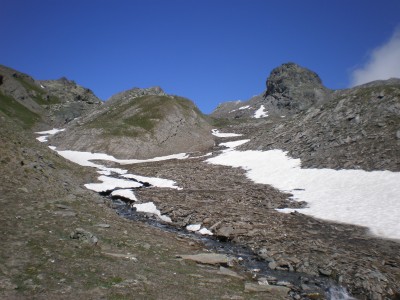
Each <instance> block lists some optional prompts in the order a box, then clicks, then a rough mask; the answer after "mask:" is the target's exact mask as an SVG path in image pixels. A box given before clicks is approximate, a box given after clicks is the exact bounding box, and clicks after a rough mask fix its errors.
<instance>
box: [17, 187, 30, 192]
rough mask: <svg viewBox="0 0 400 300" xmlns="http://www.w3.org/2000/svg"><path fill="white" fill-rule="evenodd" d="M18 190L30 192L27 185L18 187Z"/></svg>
mask: <svg viewBox="0 0 400 300" xmlns="http://www.w3.org/2000/svg"><path fill="white" fill-rule="evenodd" d="M18 190H20V191H21V192H24V193H29V191H28V189H27V188H26V187H21V188H18Z"/></svg>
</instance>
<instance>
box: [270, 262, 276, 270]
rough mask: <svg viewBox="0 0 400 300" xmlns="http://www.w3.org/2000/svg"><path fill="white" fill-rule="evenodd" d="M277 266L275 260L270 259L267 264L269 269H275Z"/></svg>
mask: <svg viewBox="0 0 400 300" xmlns="http://www.w3.org/2000/svg"><path fill="white" fill-rule="evenodd" d="M277 266H278V265H277V264H276V262H275V261H271V262H270V263H269V264H268V268H270V269H271V270H275V269H276V267H277Z"/></svg>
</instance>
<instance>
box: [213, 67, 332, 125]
mask: <svg viewBox="0 0 400 300" xmlns="http://www.w3.org/2000/svg"><path fill="white" fill-rule="evenodd" d="M266 86H267V89H266V90H265V91H264V92H263V93H261V94H260V95H257V96H254V97H252V98H251V99H250V100H248V101H245V102H237V101H235V102H226V103H223V104H221V105H219V106H218V107H217V109H216V110H215V111H214V112H213V113H212V114H211V116H213V117H216V118H235V119H241V118H254V117H257V115H256V114H255V113H256V111H257V110H259V109H260V108H261V106H263V108H264V111H265V112H266V114H268V116H282V115H284V116H286V115H293V114H296V113H298V112H301V111H304V110H307V109H308V108H310V107H311V106H314V105H320V104H322V103H325V102H328V101H329V100H330V99H331V97H330V95H331V93H332V92H331V91H330V90H329V89H327V88H326V87H324V86H323V84H322V81H321V79H320V78H319V76H318V75H317V74H316V73H315V72H313V71H311V70H309V69H306V68H304V67H301V66H299V65H297V64H295V63H286V64H283V65H281V66H279V67H277V68H275V69H273V70H272V71H271V73H270V75H269V77H268V79H267V82H266ZM266 114H265V115H266Z"/></svg>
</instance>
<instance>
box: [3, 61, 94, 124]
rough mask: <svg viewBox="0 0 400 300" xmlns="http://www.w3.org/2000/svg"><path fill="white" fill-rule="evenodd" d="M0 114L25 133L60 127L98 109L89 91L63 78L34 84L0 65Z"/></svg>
mask: <svg viewBox="0 0 400 300" xmlns="http://www.w3.org/2000/svg"><path fill="white" fill-rule="evenodd" d="M0 103H1V105H0V110H1V112H2V113H3V114H5V115H7V116H9V117H10V118H13V119H14V120H18V122H19V123H20V124H21V125H22V126H23V127H24V128H26V129H28V128H36V129H38V128H39V129H40V128H48V127H50V126H61V125H64V124H66V123H68V122H70V121H71V120H72V119H74V118H76V117H79V116H81V115H82V114H85V113H86V112H87V111H89V110H91V109H92V108H93V107H96V106H99V105H101V103H102V102H101V100H100V99H98V98H97V97H96V96H95V95H94V94H93V93H92V92H91V91H90V90H89V89H85V88H83V87H81V86H79V85H77V84H76V83H75V82H73V81H69V80H67V79H65V78H63V79H60V80H47V81H37V80H35V79H33V78H32V77H31V76H29V75H26V74H24V73H21V72H18V71H16V70H13V69H11V68H8V67H5V66H1V65H0Z"/></svg>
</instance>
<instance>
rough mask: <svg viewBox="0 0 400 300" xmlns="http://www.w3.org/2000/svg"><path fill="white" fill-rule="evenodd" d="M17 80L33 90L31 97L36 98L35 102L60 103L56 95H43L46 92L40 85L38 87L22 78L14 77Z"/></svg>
mask: <svg viewBox="0 0 400 300" xmlns="http://www.w3.org/2000/svg"><path fill="white" fill-rule="evenodd" d="M15 79H16V80H18V82H19V83H21V84H22V86H23V87H24V88H25V89H26V90H27V91H28V92H31V93H32V91H33V93H32V94H33V95H32V98H33V99H34V100H36V102H37V103H38V104H40V105H48V104H57V103H60V99H58V98H57V97H56V96H49V97H45V94H46V92H45V91H44V90H42V89H41V88H40V87H38V86H37V85H36V84H34V83H32V82H29V81H27V80H25V79H23V78H20V77H17V78H15Z"/></svg>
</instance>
